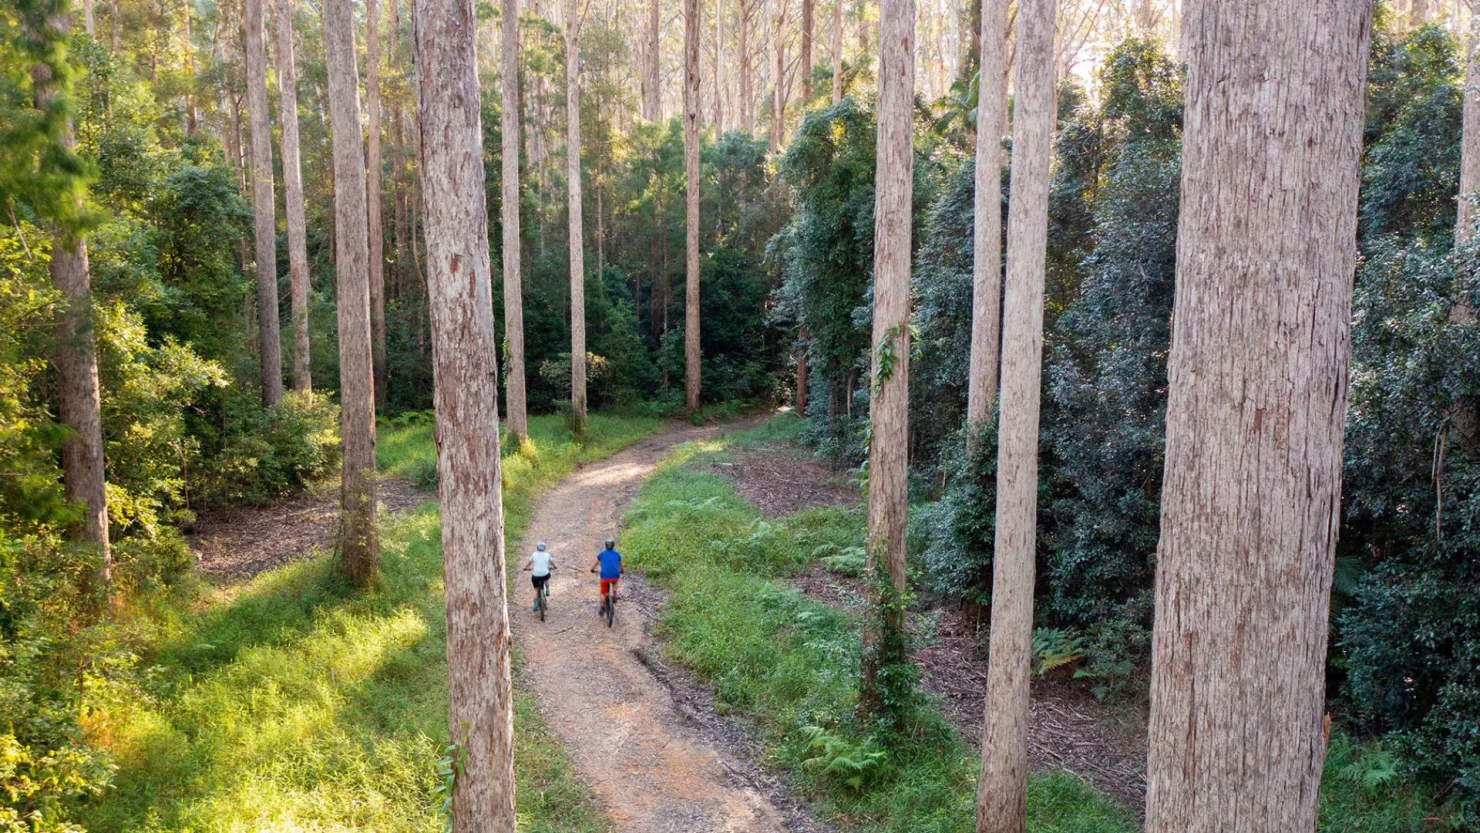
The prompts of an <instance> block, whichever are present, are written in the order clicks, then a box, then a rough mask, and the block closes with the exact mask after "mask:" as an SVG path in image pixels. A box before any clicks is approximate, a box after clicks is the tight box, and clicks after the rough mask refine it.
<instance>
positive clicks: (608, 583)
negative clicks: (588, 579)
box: [591, 538, 622, 601]
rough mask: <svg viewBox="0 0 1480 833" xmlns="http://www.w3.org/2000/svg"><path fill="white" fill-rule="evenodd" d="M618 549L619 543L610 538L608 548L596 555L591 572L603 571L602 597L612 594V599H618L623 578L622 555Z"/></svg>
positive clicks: (607, 542)
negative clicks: (618, 590) (618, 591)
mask: <svg viewBox="0 0 1480 833" xmlns="http://www.w3.org/2000/svg"><path fill="white" fill-rule="evenodd" d="M616 547H617V542H616V541H613V540H611V539H610V538H608V539H607V541H606V548H605V549H603V550H602V551H601V552H599V553H597V554H596V561H595V563H593V564H592V565H591V572H593V573H594V572H596V571H597V570H600V571H601V595H602V596H606V594H607V593H608V592H610V593H611V595H612V598H616V595H617V582H618V581H620V580H621V578H622V554H621V553H619V552H617V550H616ZM602 601H605V599H604V598H603V599H602Z"/></svg>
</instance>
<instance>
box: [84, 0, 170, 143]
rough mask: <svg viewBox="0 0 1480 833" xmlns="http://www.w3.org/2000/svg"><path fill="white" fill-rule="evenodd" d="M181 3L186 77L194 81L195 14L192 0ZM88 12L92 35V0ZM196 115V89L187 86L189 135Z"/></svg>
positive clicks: (89, 2)
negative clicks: (191, 24)
mask: <svg viewBox="0 0 1480 833" xmlns="http://www.w3.org/2000/svg"><path fill="white" fill-rule="evenodd" d="M180 5H181V6H182V7H183V8H182V9H181V11H182V12H183V14H182V15H181V21H182V23H183V24H184V28H185V50H184V51H185V77H186V78H187V79H190V80H191V81H192V82H193V81H194V79H195V46H194V44H193V43H192V42H191V37H190V18H191V16H192V14H193V11H192V7H191V5H190V0H184V2H182V3H181V4H180ZM87 13H88V18H89V20H88V26H87V33H88V34H89V35H91V34H92V21H91V17H92V0H88V6H87ZM196 116H197V113H196V109H195V91H194V90H193V89H191V88H189V87H187V88H186V90H185V133H186V134H187V135H190V136H194V135H195V127H196Z"/></svg>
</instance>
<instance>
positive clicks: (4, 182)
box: [0, 0, 96, 232]
mask: <svg viewBox="0 0 1480 833" xmlns="http://www.w3.org/2000/svg"><path fill="white" fill-rule="evenodd" d="M65 13H66V4H65V3H64V2H63V0H15V1H14V2H12V3H8V4H6V7H5V9H4V10H3V11H0V79H3V80H0V211H3V212H4V213H3V215H0V216H4V217H5V218H7V219H8V220H9V221H10V223H11V224H12V225H14V224H15V223H16V222H17V219H16V218H17V217H19V218H21V219H25V220H28V221H31V222H36V223H38V224H40V223H45V222H55V223H57V224H59V225H60V226H62V227H63V228H64V229H66V230H68V231H69V232H80V231H84V230H86V227H87V226H88V225H90V224H91V222H93V221H95V220H96V217H94V216H92V213H91V212H90V211H89V210H88V208H87V206H86V204H85V187H86V184H87V180H88V178H89V176H90V174H91V171H90V170H89V168H88V165H87V161H86V160H85V159H83V158H82V157H81V156H79V155H78V154H77V153H75V152H74V151H73V150H72V148H70V147H69V146H68V145H67V143H66V142H65V141H64V139H65V136H66V135H67V132H68V130H69V129H70V127H69V124H68V122H69V120H70V119H71V114H72V100H71V95H72V85H73V80H74V78H75V76H76V70H75V67H74V64H73V63H72V61H70V60H69V56H68V54H67V53H68V46H69V43H70V42H69V40H68V38H67V37H66V35H65V34H63V33H61V32H59V31H57V29H56V28H55V27H54V25H53V22H54V20H55V19H56V18H57V17H58V15H65Z"/></svg>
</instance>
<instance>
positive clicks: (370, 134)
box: [365, 0, 389, 407]
mask: <svg viewBox="0 0 1480 833" xmlns="http://www.w3.org/2000/svg"><path fill="white" fill-rule="evenodd" d="M365 109H366V110H367V111H368V112H369V114H370V124H369V129H368V130H366V131H365V173H366V177H365V216H366V219H367V220H368V221H369V228H368V232H369V233H368V238H369V241H370V335H371V338H372V342H371V357H372V360H371V364H372V367H373V368H374V378H375V405H376V407H381V406H384V405H385V402H386V396H387V394H388V393H389V388H388V387H387V378H386V367H385V230H384V228H383V225H382V223H381V217H380V184H381V183H380V180H381V177H382V176H383V175H384V174H383V173H382V171H381V164H380V15H379V2H378V0H365Z"/></svg>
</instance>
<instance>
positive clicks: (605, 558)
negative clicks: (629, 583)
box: [596, 550, 622, 580]
mask: <svg viewBox="0 0 1480 833" xmlns="http://www.w3.org/2000/svg"><path fill="white" fill-rule="evenodd" d="M596 560H597V561H599V562H601V577H602V578H604V579H608V580H610V579H614V578H621V577H622V554H621V553H619V552H617V551H616V550H602V551H601V552H600V553H598V554H597V555H596Z"/></svg>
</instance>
